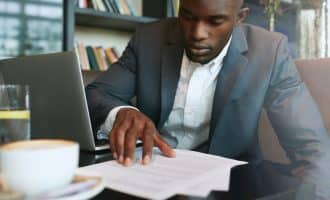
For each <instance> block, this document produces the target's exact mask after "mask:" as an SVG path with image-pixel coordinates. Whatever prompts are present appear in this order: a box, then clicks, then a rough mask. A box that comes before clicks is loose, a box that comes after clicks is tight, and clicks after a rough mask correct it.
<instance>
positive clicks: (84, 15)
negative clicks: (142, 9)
mask: <svg viewBox="0 0 330 200" xmlns="http://www.w3.org/2000/svg"><path fill="white" fill-rule="evenodd" d="M75 17H76V24H77V25H82V26H90V27H97V28H110V29H116V30H121V31H134V30H135V28H136V27H137V26H138V25H139V24H142V23H147V22H152V21H154V20H156V19H155V18H151V17H140V16H129V15H119V14H115V13H109V12H100V11H95V10H93V9H84V8H76V9H75ZM91 19H93V20H91Z"/></svg>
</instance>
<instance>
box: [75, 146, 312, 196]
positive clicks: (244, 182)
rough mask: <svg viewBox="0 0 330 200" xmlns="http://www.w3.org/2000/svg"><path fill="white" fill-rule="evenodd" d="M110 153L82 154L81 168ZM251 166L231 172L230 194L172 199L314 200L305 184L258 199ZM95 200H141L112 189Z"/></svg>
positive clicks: (110, 157)
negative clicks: (254, 189)
mask: <svg viewBox="0 0 330 200" xmlns="http://www.w3.org/2000/svg"><path fill="white" fill-rule="evenodd" d="M112 159H113V158H112V156H111V153H110V151H103V152H97V153H92V152H84V151H81V152H80V159H79V166H80V167H83V166H87V165H92V164H96V163H101V162H105V161H109V160H112ZM250 171H251V170H250V166H249V165H242V166H238V167H234V168H233V169H232V171H231V178H230V191H229V192H211V193H210V194H209V196H208V197H207V198H196V197H188V196H181V195H176V196H174V197H172V198H170V199H178V200H182V199H184V200H186V199H187V200H188V199H189V200H200V199H210V200H215V199H221V200H236V199H244V200H248V199H260V200H288V199H299V200H304V199H306V200H309V199H314V196H313V195H314V187H313V186H312V185H308V184H303V185H300V186H299V188H298V189H297V188H288V189H287V190H285V191H281V192H277V193H271V194H265V195H264V196H263V197H259V198H256V197H255V194H254V193H253V192H252V190H253V189H251V188H249V187H250V186H251V185H253V182H254V180H253V178H252V175H251V173H250ZM93 199H95V200H103V199H104V200H105V199H123V200H126V199H127V200H130V199H141V198H137V197H135V196H130V195H127V194H124V193H120V192H117V191H113V190H111V189H105V190H104V191H103V192H101V193H100V194H99V195H97V196H96V197H94V198H93Z"/></svg>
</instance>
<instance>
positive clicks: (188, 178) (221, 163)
mask: <svg viewBox="0 0 330 200" xmlns="http://www.w3.org/2000/svg"><path fill="white" fill-rule="evenodd" d="M175 151H176V157H175V158H168V157H165V156H163V155H162V154H161V153H160V151H159V150H158V149H154V153H153V157H152V160H151V162H150V164H148V165H141V164H140V161H139V160H140V158H141V154H142V153H141V150H138V152H137V153H136V156H137V159H136V160H137V161H136V163H134V164H133V165H132V166H130V167H124V166H122V165H120V164H118V163H117V162H116V161H108V162H104V163H100V164H95V165H90V166H87V167H83V168H79V169H78V174H83V175H92V176H100V177H102V178H103V180H104V182H105V185H106V187H108V188H110V189H112V190H116V191H120V192H123V193H127V194H130V195H134V196H138V197H143V198H148V199H166V198H169V197H171V196H173V195H176V194H181V195H188V196H197V197H205V196H207V195H208V194H209V193H210V191H212V190H215V191H228V189H229V180H230V170H231V168H232V167H234V166H237V165H242V164H246V162H242V161H237V160H233V159H228V158H224V157H220V156H214V155H209V154H204V153H199V152H195V151H189V150H175Z"/></svg>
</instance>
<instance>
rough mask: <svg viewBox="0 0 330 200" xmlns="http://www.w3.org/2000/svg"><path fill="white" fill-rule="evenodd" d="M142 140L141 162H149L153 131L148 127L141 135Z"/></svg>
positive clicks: (152, 144)
mask: <svg viewBox="0 0 330 200" xmlns="http://www.w3.org/2000/svg"><path fill="white" fill-rule="evenodd" d="M142 141H143V153H142V164H143V165H147V164H149V162H150V160H151V157H152V148H153V146H154V140H153V131H152V129H150V128H146V129H145V132H144V134H143V137H142Z"/></svg>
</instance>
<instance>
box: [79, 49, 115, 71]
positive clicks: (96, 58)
mask: <svg viewBox="0 0 330 200" xmlns="http://www.w3.org/2000/svg"><path fill="white" fill-rule="evenodd" d="M75 52H76V54H77V58H78V63H79V65H80V67H81V70H83V71H88V70H93V71H106V70H108V68H109V67H110V66H111V64H113V63H115V62H117V61H118V55H119V54H118V51H117V50H116V48H115V47H108V48H103V47H101V46H91V45H87V46H85V45H84V44H83V43H76V46H75Z"/></svg>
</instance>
